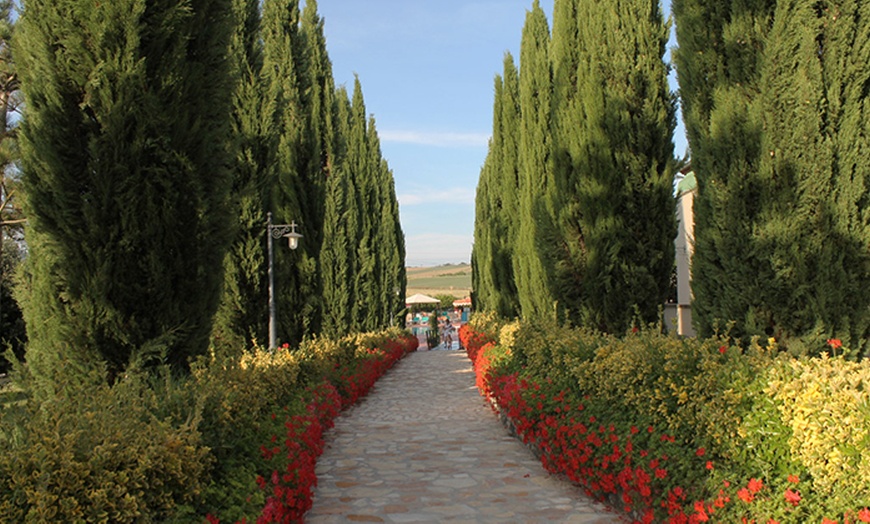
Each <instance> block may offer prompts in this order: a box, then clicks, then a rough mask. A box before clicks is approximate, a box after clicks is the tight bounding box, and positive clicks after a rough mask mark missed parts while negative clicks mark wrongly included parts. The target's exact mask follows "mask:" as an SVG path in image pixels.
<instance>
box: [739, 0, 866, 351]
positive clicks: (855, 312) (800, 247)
mask: <svg viewBox="0 0 870 524" xmlns="http://www.w3.org/2000/svg"><path fill="white" fill-rule="evenodd" d="M868 15H870V8H868V7H867V6H865V5H863V3H862V2H854V1H851V2H823V3H820V4H815V5H812V4H807V3H805V2H795V1H780V2H778V3H777V7H776V11H775V16H774V22H773V26H772V28H771V30H770V33H769V34H768V35H767V44H766V47H765V49H766V52H765V55H764V63H763V66H762V68H761V81H760V85H761V92H760V95H759V99H760V108H761V120H762V123H763V135H762V141H761V158H760V159H759V164H758V179H759V181H760V184H759V185H760V188H761V191H760V201H761V209H760V210H759V212H758V219H757V225H756V227H755V229H754V230H753V232H752V233H753V234H752V237H750V244H751V245H752V247H753V250H752V253H753V254H754V255H755V256H756V257H757V259H758V260H757V265H758V266H759V267H760V271H759V273H758V274H757V275H756V279H757V282H758V284H757V285H758V288H759V289H760V290H761V294H760V295H758V296H756V297H749V306H750V309H749V313H750V315H751V316H747V317H746V324H745V325H744V326H741V328H742V329H744V330H746V332H747V334H760V333H765V334H768V335H771V336H774V337H775V338H776V339H777V340H779V341H780V343H781V345H783V346H786V347H788V349H789V350H791V351H793V352H796V353H808V352H818V351H821V350H823V349H826V344H825V341H826V339H829V338H840V339H842V340H843V341H844V342H845V343H846V345H847V347H851V348H852V349H854V350H857V351H859V352H860V353H864V352H865V351H866V350H867V349H868V334H870V278H868V275H870V252H868V250H867V246H868V245H870V242H868V241H870V215H868V213H867V203H868V172H870V168H868V162H867V160H866V155H867V152H868V146H870V143H868V136H870V135H868V134H867V130H868V124H867V120H866V118H867V116H868V115H867V109H866V108H865V107H866V105H867V101H868V94H867V91H866V87H865V86H866V85H867V83H868V79H870V66H868V62H867V61H868V59H870V50H868V49H866V46H856V45H854V42H858V41H866V39H867V37H868V34H870V27H868V25H867V23H866V20H868V18H867V16H868ZM749 321H751V323H750V322H749Z"/></svg>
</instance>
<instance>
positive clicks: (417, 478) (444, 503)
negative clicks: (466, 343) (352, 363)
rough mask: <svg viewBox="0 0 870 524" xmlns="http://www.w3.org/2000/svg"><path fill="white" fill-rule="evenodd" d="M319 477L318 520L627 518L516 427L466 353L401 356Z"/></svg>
mask: <svg viewBox="0 0 870 524" xmlns="http://www.w3.org/2000/svg"><path fill="white" fill-rule="evenodd" d="M317 477H318V482H319V487H318V488H317V489H316V491H315V494H314V507H313V508H312V509H311V511H309V513H308V514H307V515H306V517H305V521H306V522H308V523H314V524H317V523H331V522H391V523H406V522H445V521H449V522H468V523H502V522H571V523H578V524H606V523H619V522H625V521H624V520H622V519H621V518H620V517H618V516H617V515H616V514H614V513H612V512H611V511H609V510H608V509H607V508H605V507H604V506H603V505H601V504H598V503H596V502H594V501H592V500H591V499H589V498H588V497H586V496H585V494H583V492H582V491H581V490H580V488H577V487H575V486H572V485H571V484H570V483H568V482H564V481H561V480H559V479H557V478H555V477H552V476H550V475H549V474H548V473H547V472H546V471H545V470H544V469H543V468H542V467H541V465H540V463H539V462H538V460H537V459H535V457H534V456H533V455H532V454H531V452H530V451H529V450H528V449H526V448H525V447H524V446H523V445H522V443H521V442H519V441H518V440H517V439H516V438H514V437H512V436H510V435H509V434H508V432H507V430H506V429H505V428H504V427H503V426H502V425H501V423H500V422H499V421H498V418H497V417H496V416H495V415H494V414H493V413H492V411H491V410H490V408H489V407H488V405H487V403H486V401H485V400H484V399H483V398H482V397H481V396H480V395H479V393H478V391H477V388H475V386H474V373H473V371H472V370H471V363H470V362H469V360H468V358H467V357H466V356H465V352H459V351H418V352H416V353H411V354H410V355H408V356H407V357H405V359H404V360H402V361H400V362H399V363H397V364H396V366H395V367H394V368H393V369H392V370H390V371H389V372H388V373H387V374H386V375H385V376H384V377H383V378H381V379H380V381H378V383H377V384H376V385H375V387H374V389H372V391H371V392H370V393H369V395H368V396H367V397H366V398H365V399H363V400H362V401H361V402H360V403H359V404H357V405H355V406H353V407H351V408H350V409H348V410H347V411H346V412H344V413H343V414H342V415H341V416H340V417H339V418H338V419H337V420H336V424H335V428H334V429H332V430H331V431H329V432H328V433H327V436H326V450H325V451H324V453H323V455H322V456H321V457H320V458H319V459H318V462H317Z"/></svg>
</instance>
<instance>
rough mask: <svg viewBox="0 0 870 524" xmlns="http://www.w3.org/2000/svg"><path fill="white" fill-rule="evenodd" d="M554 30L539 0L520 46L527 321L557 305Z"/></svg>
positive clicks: (521, 242) (520, 255)
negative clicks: (552, 204) (552, 200)
mask: <svg viewBox="0 0 870 524" xmlns="http://www.w3.org/2000/svg"><path fill="white" fill-rule="evenodd" d="M549 44H550V30H549V26H548V24H547V17H546V15H545V14H544V11H543V10H542V9H541V6H540V4H539V3H538V0H535V2H534V4H533V5H532V10H531V11H529V12H527V13H526V21H525V25H524V27H523V36H522V40H521V44H520V75H519V84H520V91H519V94H520V109H521V115H522V116H521V122H520V140H519V146H520V147H519V218H518V221H519V226H518V228H517V230H518V234H517V244H516V251H515V256H514V263H515V265H514V272H515V280H516V284H517V293H518V296H519V301H520V305H521V310H522V315H523V316H524V317H540V316H545V315H550V314H552V311H553V308H554V306H555V305H556V295H555V289H554V282H553V275H554V274H555V269H554V264H553V262H552V257H553V256H554V254H555V253H556V251H557V249H558V247H557V244H558V236H557V232H556V226H555V224H554V217H553V212H554V211H553V209H550V208H548V206H547V199H546V196H547V195H548V194H550V193H551V192H553V191H554V189H555V188H554V187H553V180H552V169H553V166H552V158H551V148H552V130H551V122H550V110H551V107H550V104H551V95H552V89H553V86H552V78H551V70H550V61H549V53H548V48H549Z"/></svg>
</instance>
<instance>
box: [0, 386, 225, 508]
mask: <svg viewBox="0 0 870 524" xmlns="http://www.w3.org/2000/svg"><path fill="white" fill-rule="evenodd" d="M164 393H165V392H161V391H155V389H153V388H152V387H150V386H149V385H148V384H147V381H146V380H145V377H143V376H142V375H139V374H135V375H133V374H131V375H128V376H127V377H125V378H124V379H122V380H121V381H120V382H119V383H117V384H116V385H115V386H114V387H111V388H110V387H109V386H107V385H102V386H91V387H89V388H87V389H82V390H73V389H70V390H67V391H65V392H64V394H63V395H58V396H56V397H54V398H51V399H49V400H47V401H45V402H44V403H43V404H42V405H41V406H36V403H31V404H29V405H28V406H27V408H26V409H27V411H28V413H27V420H26V422H23V423H22V424H21V425H20V426H19V430H20V431H19V432H18V435H17V438H16V439H14V440H0V522H10V523H12V522H118V523H124V522H130V523H133V522H163V521H165V520H166V519H168V518H169V517H171V516H174V515H177V514H178V512H179V507H180V506H183V505H190V504H192V503H194V502H195V501H196V500H197V499H198V498H199V496H200V495H201V494H202V492H203V490H204V488H205V485H206V483H207V481H208V477H207V475H206V472H207V471H208V469H209V466H210V465H211V458H210V456H209V449H208V447H206V446H205V445H203V442H202V438H201V434H200V433H199V432H198V431H197V425H198V420H199V416H198V413H197V410H196V408H195V407H194V406H192V405H190V403H187V404H188V405H187V409H186V413H183V411H185V410H183V409H180V408H179V409H176V408H177V407H178V406H167V405H166V403H167V398H166V397H165V396H164ZM170 394H172V395H180V397H179V398H177V399H174V400H179V401H180V402H179V403H181V401H183V400H185V398H186V400H190V399H189V397H186V396H185V395H184V393H183V392H181V391H179V390H176V391H174V392H171V393H170ZM181 397H185V398H181ZM172 401H173V400H172V399H170V402H172ZM172 411H175V413H174V414H171V415H170V414H168V413H167V412H172ZM179 416H180V418H179ZM4 422H5V421H4Z"/></svg>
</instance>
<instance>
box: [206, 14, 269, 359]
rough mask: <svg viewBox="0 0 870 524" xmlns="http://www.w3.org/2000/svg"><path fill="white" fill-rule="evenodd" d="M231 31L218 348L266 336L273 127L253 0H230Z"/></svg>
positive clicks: (237, 348) (242, 345)
mask: <svg viewBox="0 0 870 524" xmlns="http://www.w3.org/2000/svg"><path fill="white" fill-rule="evenodd" d="M233 11H234V14H235V31H234V32H233V37H232V43H231V46H230V52H229V56H230V59H231V61H232V62H231V64H232V66H233V75H234V76H235V77H236V78H237V84H236V89H235V91H234V93H233V115H232V137H233V142H232V150H233V152H234V158H233V162H232V172H233V187H232V193H231V194H232V197H233V203H234V205H235V208H236V209H235V216H234V218H235V220H236V226H235V231H234V235H233V243H232V245H231V246H230V249H229V251H228V253H227V257H226V259H225V263H224V267H225V280H224V292H223V297H222V299H221V306H220V308H219V309H218V313H217V315H216V317H215V326H214V332H213V339H214V344H215V347H216V348H217V349H219V350H221V351H229V352H236V351H240V350H242V349H244V348H245V347H246V346H249V345H250V344H251V343H252V342H253V341H255V340H256V341H258V342H261V343H265V342H266V340H267V337H268V333H267V323H266V321H267V316H266V311H267V310H266V306H267V301H268V295H267V289H266V286H267V282H266V249H265V247H266V246H265V242H264V234H265V223H266V216H265V215H266V210H267V209H268V206H269V200H268V190H267V186H266V184H265V180H266V178H265V175H266V173H267V172H268V169H269V167H268V166H270V165H271V163H272V159H273V154H272V151H271V150H270V149H269V148H268V147H267V144H268V137H267V136H266V135H267V133H269V132H270V130H271V126H270V122H269V121H268V119H267V118H264V116H265V115H267V114H268V113H267V112H266V111H263V89H262V83H261V81H260V74H261V70H262V60H263V57H262V45H261V42H260V10H259V2H258V1H257V0H234V2H233Z"/></svg>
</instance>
